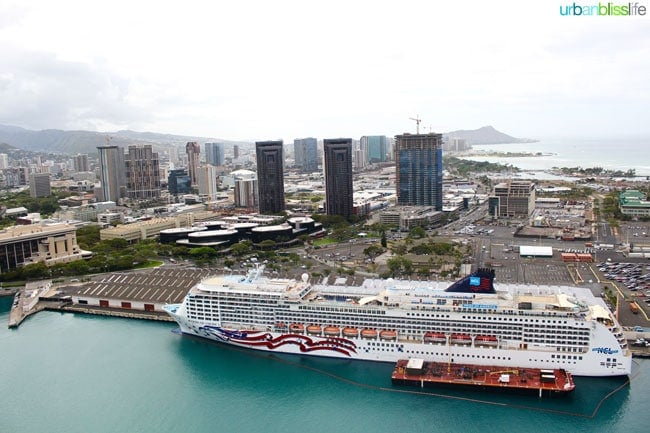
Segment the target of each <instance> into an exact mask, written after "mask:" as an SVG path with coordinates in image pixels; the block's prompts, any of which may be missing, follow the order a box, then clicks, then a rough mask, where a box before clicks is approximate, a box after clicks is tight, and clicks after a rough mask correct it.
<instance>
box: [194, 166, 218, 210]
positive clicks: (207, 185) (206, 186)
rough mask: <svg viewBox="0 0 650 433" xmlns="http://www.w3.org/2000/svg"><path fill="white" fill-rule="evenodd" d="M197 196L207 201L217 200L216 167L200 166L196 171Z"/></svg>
mask: <svg viewBox="0 0 650 433" xmlns="http://www.w3.org/2000/svg"><path fill="white" fill-rule="evenodd" d="M197 176H198V187H199V194H201V195H202V196H205V197H207V198H208V201H214V200H216V199H217V192H218V189H217V188H218V186H219V170H218V167H217V166H216V165H210V164H206V165H202V166H201V167H199V169H198V171H197Z"/></svg>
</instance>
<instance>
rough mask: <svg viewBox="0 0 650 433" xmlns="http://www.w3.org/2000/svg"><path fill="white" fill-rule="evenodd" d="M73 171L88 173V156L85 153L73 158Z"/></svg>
mask: <svg viewBox="0 0 650 433" xmlns="http://www.w3.org/2000/svg"><path fill="white" fill-rule="evenodd" d="M73 163H74V171H76V172H80V171H90V168H89V166H88V155H87V154H85V153H78V154H77V155H75V156H74V157H73Z"/></svg>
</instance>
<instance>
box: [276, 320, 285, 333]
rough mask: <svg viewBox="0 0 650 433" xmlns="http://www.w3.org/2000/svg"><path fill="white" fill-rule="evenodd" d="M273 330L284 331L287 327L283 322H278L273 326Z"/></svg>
mask: <svg viewBox="0 0 650 433" xmlns="http://www.w3.org/2000/svg"><path fill="white" fill-rule="evenodd" d="M275 329H276V330H278V331H286V330H287V325H285V324H284V323H283V322H278V323H276V324H275Z"/></svg>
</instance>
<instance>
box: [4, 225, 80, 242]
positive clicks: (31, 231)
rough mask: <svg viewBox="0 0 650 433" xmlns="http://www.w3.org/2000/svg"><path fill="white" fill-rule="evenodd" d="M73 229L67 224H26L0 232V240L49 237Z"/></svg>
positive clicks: (73, 228)
mask: <svg viewBox="0 0 650 433" xmlns="http://www.w3.org/2000/svg"><path fill="white" fill-rule="evenodd" d="M74 230H75V227H74V226H73V225H72V224H68V223H45V224H27V225H17V226H13V227H7V228H4V229H1V230H0V240H2V241H6V240H9V239H11V238H18V237H23V236H24V237H27V236H34V235H36V236H49V235H51V234H54V233H64V232H68V231H74Z"/></svg>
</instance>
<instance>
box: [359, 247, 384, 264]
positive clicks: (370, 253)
mask: <svg viewBox="0 0 650 433" xmlns="http://www.w3.org/2000/svg"><path fill="white" fill-rule="evenodd" d="M383 252H384V249H383V248H382V247H380V246H379V245H370V246H369V247H367V248H365V249H364V250H363V254H364V255H365V256H367V257H368V258H369V259H370V261H372V262H373V263H375V259H376V258H377V257H378V256H379V255H381V253H383Z"/></svg>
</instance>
